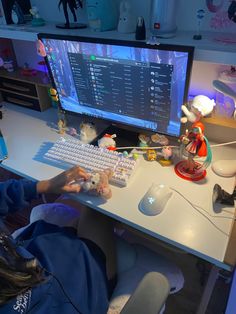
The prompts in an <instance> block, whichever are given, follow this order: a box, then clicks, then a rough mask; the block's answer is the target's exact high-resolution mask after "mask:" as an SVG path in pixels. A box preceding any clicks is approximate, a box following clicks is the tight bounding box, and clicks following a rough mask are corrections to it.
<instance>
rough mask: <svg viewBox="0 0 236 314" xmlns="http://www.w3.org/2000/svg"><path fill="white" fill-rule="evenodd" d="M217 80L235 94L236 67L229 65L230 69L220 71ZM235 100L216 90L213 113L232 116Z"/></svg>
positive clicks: (227, 116)
mask: <svg viewBox="0 0 236 314" xmlns="http://www.w3.org/2000/svg"><path fill="white" fill-rule="evenodd" d="M218 80H219V81H221V82H223V83H224V84H226V85H227V86H228V87H230V88H231V89H232V90H233V91H234V92H235V94H236V68H235V67H233V66H232V67H231V69H230V70H225V71H223V72H221V73H220V75H219V78H218ZM235 106H236V104H235V100H234V99H233V98H232V97H230V96H228V95H226V94H224V93H223V92H220V91H217V92H216V106H215V110H214V114H215V116H217V117H221V118H232V117H233V115H234V111H235Z"/></svg>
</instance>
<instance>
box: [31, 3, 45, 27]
mask: <svg viewBox="0 0 236 314" xmlns="http://www.w3.org/2000/svg"><path fill="white" fill-rule="evenodd" d="M29 11H30V14H31V15H32V16H33V19H32V22H31V24H32V26H43V25H45V21H44V19H42V18H41V17H40V15H39V10H38V8H37V7H36V6H33V7H32V8H31V9H30V10H29Z"/></svg>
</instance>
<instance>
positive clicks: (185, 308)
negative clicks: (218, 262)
mask: <svg viewBox="0 0 236 314" xmlns="http://www.w3.org/2000/svg"><path fill="white" fill-rule="evenodd" d="M10 178H15V179H17V178H19V177H18V176H17V175H14V174H12V173H10V172H8V171H6V170H3V169H1V168H0V181H4V180H7V179H10ZM55 198H56V197H55V196H53V195H51V196H49V201H53V200H54V199H55ZM40 202H41V200H37V201H35V202H32V203H31V204H30V205H29V206H28V208H26V209H25V210H24V211H21V212H20V213H17V215H16V214H15V215H10V216H9V217H8V218H7V220H6V224H7V226H8V228H9V230H11V231H13V230H15V229H17V228H19V227H21V226H23V225H26V224H27V223H28V217H29V213H30V210H31V208H32V207H33V206H35V205H37V204H38V203H40ZM124 237H125V238H126V239H127V240H128V241H130V242H137V241H138V243H140V244H143V245H145V246H147V247H149V248H150V249H152V250H154V251H157V252H158V253H161V254H163V255H165V256H166V257H168V258H170V259H171V260H172V261H173V262H175V263H176V264H177V265H178V266H179V267H180V269H181V270H182V272H183V275H184V278H185V285H184V287H183V289H182V290H181V291H179V292H178V293H176V294H172V295H170V296H169V297H168V300H167V303H166V310H165V314H194V313H196V310H197V307H198V304H199V302H200V298H201V294H202V292H203V287H204V283H205V281H206V279H207V276H208V273H209V270H210V264H209V263H207V262H204V261H203V260H200V259H198V258H196V257H195V256H193V255H191V254H187V253H184V252H182V251H180V250H176V249H173V248H170V247H167V246H166V245H163V243H162V242H160V241H157V240H153V239H152V238H148V237H147V236H145V237H143V235H142V234H140V233H139V232H136V231H135V232H134V231H133V230H128V231H127V230H125V232H124ZM230 276H231V274H230V273H228V272H222V274H221V276H220V277H219V278H218V280H217V283H216V285H215V289H214V292H213V295H212V298H211V301H210V304H209V306H208V309H207V312H206V314H225V308H226V304H227V298H228V294H229V289H230ZM235 313H236V312H235ZM235 313H232V314H235Z"/></svg>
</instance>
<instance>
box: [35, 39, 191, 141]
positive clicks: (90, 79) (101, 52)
mask: <svg viewBox="0 0 236 314" xmlns="http://www.w3.org/2000/svg"><path fill="white" fill-rule="evenodd" d="M39 39H40V40H41V41H42V42H43V44H44V46H45V51H46V53H47V64H48V67H49V71H50V73H51V76H52V78H53V82H54V84H55V87H56V89H57V92H58V95H59V101H60V105H61V107H62V109H64V110H65V111H69V112H73V113H77V114H82V115H86V116H90V117H94V118H100V119H105V120H109V121H110V122H111V123H113V124H116V125H118V126H119V127H129V128H130V129H131V130H134V131H139V132H140V131H143V132H145V131H151V132H157V133H162V134H166V135H171V136H175V137H178V136H179V135H180V130H181V122H180V118H181V105H183V104H184V103H185V102H186V99H187V94H188V85H189V79H190V72H191V66H192V60H193V49H194V48H193V47H189V46H179V45H166V44H160V45H150V44H146V43H144V42H137V41H132V42H131V41H120V40H111V39H97V38H85V37H68V36H60V35H49V34H39Z"/></svg>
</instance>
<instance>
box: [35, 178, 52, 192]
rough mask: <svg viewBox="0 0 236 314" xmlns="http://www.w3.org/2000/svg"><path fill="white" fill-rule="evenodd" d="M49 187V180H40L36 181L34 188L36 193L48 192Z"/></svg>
mask: <svg viewBox="0 0 236 314" xmlns="http://www.w3.org/2000/svg"><path fill="white" fill-rule="evenodd" d="M49 188H50V184H49V180H42V181H39V182H37V185H36V190H37V193H38V194H44V193H45V194H46V193H49V192H50V191H49Z"/></svg>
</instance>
